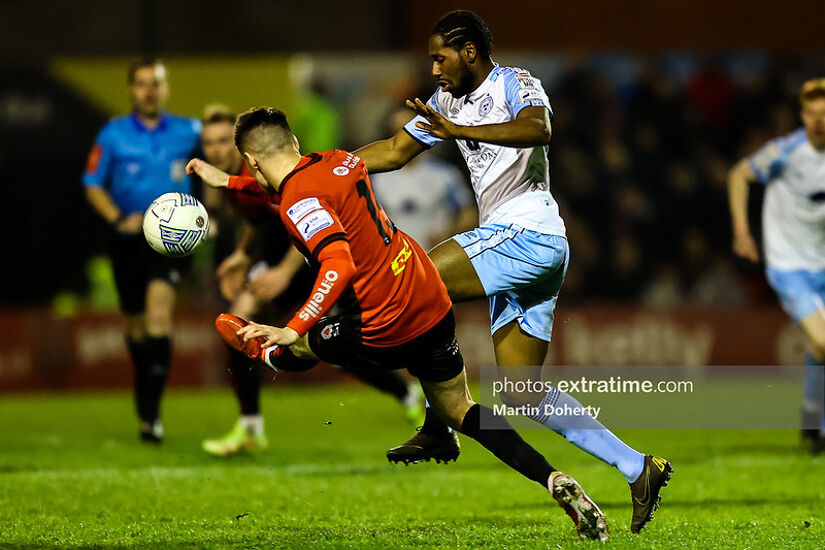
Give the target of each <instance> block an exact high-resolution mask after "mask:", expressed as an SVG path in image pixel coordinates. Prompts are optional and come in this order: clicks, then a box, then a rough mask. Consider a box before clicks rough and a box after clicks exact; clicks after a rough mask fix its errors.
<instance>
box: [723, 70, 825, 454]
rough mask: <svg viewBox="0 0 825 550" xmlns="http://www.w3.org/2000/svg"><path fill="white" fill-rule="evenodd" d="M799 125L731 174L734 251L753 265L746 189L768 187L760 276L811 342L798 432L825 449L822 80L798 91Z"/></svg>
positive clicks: (824, 92) (754, 250)
mask: <svg viewBox="0 0 825 550" xmlns="http://www.w3.org/2000/svg"><path fill="white" fill-rule="evenodd" d="M800 103H801V107H802V109H801V113H800V116H801V118H802V123H803V125H804V128H800V129H798V130H796V131H795V132H792V133H790V134H788V135H786V136H783V137H780V138H777V139H774V140H771V141H769V142H768V143H767V144H765V145H764V146H763V147H762V148H761V149H759V150H758V151H757V152H756V153H754V154H753V155H752V156H750V157H748V158H745V159H742V160H741V161H739V163H738V164H736V166H734V168H733V169H732V170H731V172H730V175H729V177H728V191H729V194H728V196H729V199H730V211H731V218H732V221H733V251H734V252H735V253H736V255H738V256H741V257H743V258H745V259H748V260H750V261H752V262H757V261H758V260H759V251H758V249H757V246H756V242H755V240H754V238H753V236H752V234H751V230H750V226H749V223H748V184H749V183H750V182H760V183H762V184H764V185H766V186H767V188H766V189H765V200H764V203H763V207H762V233H763V239H764V245H765V273H766V275H767V278H768V283H770V285H771V287H773V289H774V290H775V291H776V294H777V295H778V296H779V300H780V302H781V303H782V308H783V309H784V310H785V311H786V312H787V314H788V315H790V316H791V318H792V319H793V320H794V321H796V322H797V323H799V324H800V326H801V327H802V329H803V331H804V332H805V335H806V337H807V340H808V348H809V352H808V354H807V355H806V356H805V365H806V372H805V380H804V386H805V399H804V401H803V404H802V411H803V435H804V436H805V437H806V438H808V439H810V445H811V453H812V454H819V453H821V452H822V451H823V450H825V405H824V404H823V401H825V398H824V397H823V396H825V376H823V363H825V78H819V79H816V80H809V81H808V82H806V83H805V84H804V85H803V87H802V92H801V94H800Z"/></svg>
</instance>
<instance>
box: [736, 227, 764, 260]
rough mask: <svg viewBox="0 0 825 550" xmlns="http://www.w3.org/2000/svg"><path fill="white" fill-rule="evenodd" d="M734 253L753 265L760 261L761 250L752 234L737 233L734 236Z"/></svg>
mask: <svg viewBox="0 0 825 550" xmlns="http://www.w3.org/2000/svg"><path fill="white" fill-rule="evenodd" d="M733 253H734V254H736V255H737V256H739V257H740V258H744V259H746V260H749V261H751V262H753V263H756V262H758V261H759V248H758V247H757V246H756V241H755V240H754V239H753V235H751V234H750V233H737V234H735V235H734V236H733Z"/></svg>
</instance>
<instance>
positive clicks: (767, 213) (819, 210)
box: [748, 128, 825, 272]
mask: <svg viewBox="0 0 825 550" xmlns="http://www.w3.org/2000/svg"><path fill="white" fill-rule="evenodd" d="M748 161H749V163H750V166H751V169H752V170H753V173H754V174H755V175H756V177H757V179H759V181H761V182H762V183H764V184H765V185H766V186H767V188H766V189H765V201H764V205H763V207H762V231H763V234H764V241H765V263H766V264H767V265H768V266H769V267H771V268H773V269H779V270H783V271H791V270H806V271H812V272H818V271H823V270H825V152H823V151H817V150H816V149H814V148H813V146H811V144H810V142H809V141H808V139H807V136H806V135H805V130H804V129H802V128H800V129H799V130H797V131H795V132H793V133H791V134H788V135H786V136H783V137H780V138H778V139H774V140H771V141H769V142H768V143H767V144H765V145H764V146H763V147H762V148H761V149H759V151H757V152H756V153H755V154H754V155H752V156H751V157H750V158H749V159H748Z"/></svg>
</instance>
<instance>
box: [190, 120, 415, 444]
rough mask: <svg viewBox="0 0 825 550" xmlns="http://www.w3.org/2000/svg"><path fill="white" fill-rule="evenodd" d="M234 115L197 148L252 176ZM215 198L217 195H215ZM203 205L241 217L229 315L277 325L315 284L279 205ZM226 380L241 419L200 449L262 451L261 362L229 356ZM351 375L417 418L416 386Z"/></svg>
mask: <svg viewBox="0 0 825 550" xmlns="http://www.w3.org/2000/svg"><path fill="white" fill-rule="evenodd" d="M234 126H235V115H234V114H233V113H231V112H227V111H216V112H214V113H211V114H210V115H208V116H207V117H206V118H204V120H203V131H202V133H201V147H202V149H203V153H204V156H205V157H206V160H207V162H209V164H211V165H212V166H214V167H215V168H217V169H218V170H220V171H221V172H222V173H225V174H227V175H231V176H238V178H237V179H238V181H241V182H242V181H243V179H244V178H246V179H247V180H251V181H252V183H253V184H254V178H253V177H252V174H251V172H249V169H248V168H247V166H246V165H245V164H244V162H243V158H242V157H241V154H240V152H238V149H237V148H236V147H235V142H234V138H233V129H234ZM214 193H217V194H218V195H217V196H215V195H214ZM205 196H207V197H208V199H207V202H208V203H209V204H211V205H212V207H213V208H215V207H216V206H217V204H219V203H220V202H221V201H223V200H225V201H226V202H229V203H230V204H231V205H232V207H233V208H234V209H235V210H237V212H239V213H240V214H241V215H242V216H243V219H244V226H243V230H242V233H241V237H240V239H239V240H238V243H237V246H236V248H235V250H234V252H232V253H231V254H230V255H229V256H227V257H226V258H225V259H224V260H223V262H222V263H221V264H220V266H219V267H218V269H217V276H218V280H219V286H220V290H221V294H222V295H223V297H224V298H225V299H226V300H228V301H229V302H230V303H231V306H230V308H229V311H230V313H232V314H234V315H237V316H239V317H243V318H245V319H256V320H276V319H279V318H280V317H282V316H284V315H285V314H287V313H289V312H290V311H292V310H294V308H296V307H297V306H298V305H300V302H299V301H298V300H299V299H300V298H302V297H303V296H305V295H306V294H307V293H308V292H309V290H310V286H309V285H310V284H311V283H312V281H313V279H314V274H313V273H312V270H311V269H310V268H309V267H308V266H307V264H306V262H305V261H304V257H303V256H302V255H301V253H300V252H298V251H297V250H296V249H295V248H294V247H292V246H291V245H290V241H289V236H288V235H287V232H286V228H285V227H284V225H283V223H282V222H281V219H280V217H279V214H278V211H279V208H278V201H277V200H276V201H274V202H273V201H272V200H271V199H270V197H267V196H266V195H263V194H261V193H258V194H251V193H243V192H238V191H232V190H219V189H215V188H213V187H208V188H207V189H206V190H205ZM230 352H231V353H229V356H228V368H229V372H230V373H231V376H230V381H231V383H232V387H233V389H234V391H235V395H236V396H237V398H238V403H239V404H240V413H241V414H240V418H239V419H238V421H237V422H236V424H235V426H234V427H233V428H232V430H231V431H230V432H229V433H227V434H226V435H224V436H223V437H220V438H217V439H207V440H205V441H204V442H203V449H204V450H205V451H206V452H208V453H210V454H214V455H218V456H228V455H231V454H235V453H237V452H239V451H246V452H254V451H258V450H262V449H265V448H266V447H267V446H268V445H269V442H268V439H267V437H266V433H265V431H264V420H263V417H262V416H261V408H260V394H261V374H262V373H261V363H260V362H259V361H255V360H250V359H249V358H247V357H244V356H243V355H241V354H238V353H235V352H234V351H232V350H230ZM347 370H348V371H349V372H351V373H352V374H354V375H355V376H356V377H358V378H360V379H361V380H363V381H364V382H366V383H368V384H370V385H372V386H373V387H375V388H376V389H379V390H381V391H384V392H387V393H389V394H391V395H393V396H394V397H395V398H396V399H398V400H399V402H401V403H402V405H404V408H405V410H406V412H407V415H408V417H410V419H411V420H412V421H420V419H421V417H422V410H421V403H420V398H419V396H420V391H419V389H418V384H417V383H407V382H406V381H405V380H404V379H403V378H401V377H400V376H399V375H398V374H396V373H394V372H391V371H384V372H375V371H374V370H372V369H362V368H359V366H358V365H354V366H353V367H352V368H350V369H347Z"/></svg>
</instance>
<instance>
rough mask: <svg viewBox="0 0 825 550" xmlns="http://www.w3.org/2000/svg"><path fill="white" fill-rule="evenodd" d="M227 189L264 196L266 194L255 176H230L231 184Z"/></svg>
mask: <svg viewBox="0 0 825 550" xmlns="http://www.w3.org/2000/svg"><path fill="white" fill-rule="evenodd" d="M227 189H229V190H230V191H237V192H240V193H246V194H247V195H255V196H263V195H266V193H265V192H264V190H263V189H261V186H260V185H258V181H257V180H256V179H255V176H229V185H227Z"/></svg>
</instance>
